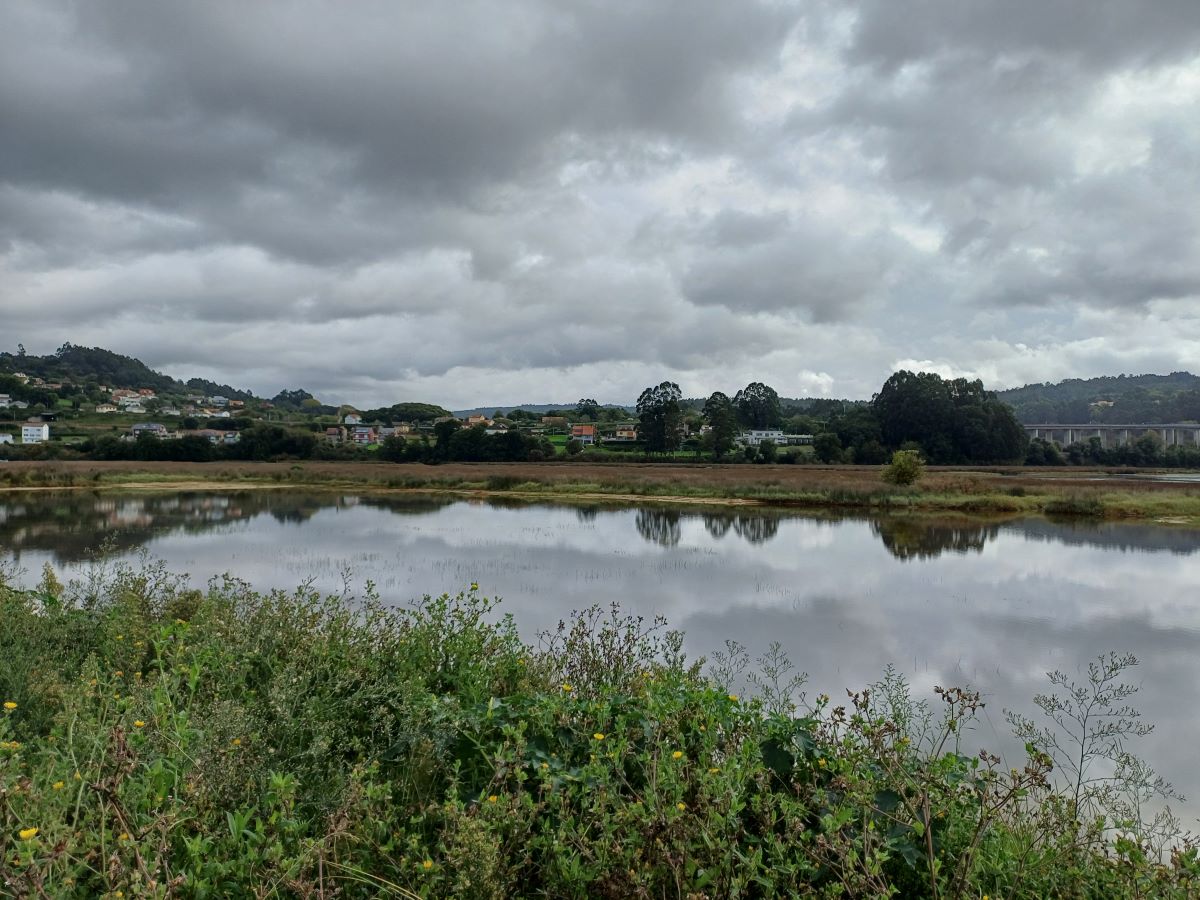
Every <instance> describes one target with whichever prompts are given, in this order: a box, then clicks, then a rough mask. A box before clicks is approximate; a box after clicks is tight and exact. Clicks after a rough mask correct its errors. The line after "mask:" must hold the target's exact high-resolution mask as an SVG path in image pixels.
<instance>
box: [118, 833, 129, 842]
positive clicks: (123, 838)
mask: <svg viewBox="0 0 1200 900" xmlns="http://www.w3.org/2000/svg"><path fill="white" fill-rule="evenodd" d="M117 840H118V841H127V840H129V832H128V831H122V832H121V834H120V835H119V836H118V837H117Z"/></svg>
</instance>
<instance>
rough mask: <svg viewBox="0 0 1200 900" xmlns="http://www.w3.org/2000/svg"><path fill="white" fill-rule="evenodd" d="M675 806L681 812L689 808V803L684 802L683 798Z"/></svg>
mask: <svg viewBox="0 0 1200 900" xmlns="http://www.w3.org/2000/svg"><path fill="white" fill-rule="evenodd" d="M675 808H676V809H677V810H679V811H680V812H683V811H684V810H685V809H687V804H686V803H684V802H683V801H682V800H680V801H679V802H678V803H676V804H675Z"/></svg>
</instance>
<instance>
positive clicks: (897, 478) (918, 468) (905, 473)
mask: <svg viewBox="0 0 1200 900" xmlns="http://www.w3.org/2000/svg"><path fill="white" fill-rule="evenodd" d="M924 474H925V461H924V460H923V459H921V454H920V453H918V452H917V451H916V450H897V451H896V452H895V453H893V454H892V461H891V462H890V463H888V464H887V465H886V466H884V467H883V480H884V481H886V482H887V483H888V484H895V485H901V486H904V485H910V484H916V483H917V482H918V481H919V480H920V479H921V476H923V475H924Z"/></svg>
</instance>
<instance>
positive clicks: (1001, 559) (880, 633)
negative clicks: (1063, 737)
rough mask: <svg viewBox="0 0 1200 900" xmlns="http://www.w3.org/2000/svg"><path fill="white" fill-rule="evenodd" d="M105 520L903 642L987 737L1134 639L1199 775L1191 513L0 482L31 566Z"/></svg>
mask: <svg viewBox="0 0 1200 900" xmlns="http://www.w3.org/2000/svg"><path fill="white" fill-rule="evenodd" d="M106 538H108V539H110V540H111V541H112V542H113V543H115V545H116V546H117V547H118V548H119V549H120V550H122V551H124V552H125V554H126V555H127V556H128V555H129V554H130V553H131V552H132V551H134V550H136V549H137V548H139V547H142V546H145V547H147V548H148V550H149V552H150V553H151V554H152V555H153V556H154V557H156V558H160V559H162V560H163V561H164V563H165V564H166V565H167V566H168V568H170V569H171V570H173V571H178V572H187V573H190V575H191V576H192V580H193V582H194V583H196V584H197V585H203V584H204V582H205V581H206V580H207V579H208V578H209V577H211V576H213V575H219V574H220V573H222V572H227V571H228V572H231V573H233V574H236V575H237V576H239V577H242V578H244V579H246V580H247V581H249V582H251V583H252V584H254V585H256V586H258V587H260V588H263V589H271V588H282V589H289V588H293V587H295V586H296V585H297V584H300V583H301V582H304V581H306V580H308V579H312V580H313V584H314V586H315V587H316V588H317V589H319V590H339V589H340V588H341V586H342V571H343V570H344V569H346V568H349V569H350V571H351V572H352V573H353V576H354V578H355V580H356V583H359V584H361V583H363V582H365V581H366V580H367V579H370V580H371V581H373V582H374V583H375V584H376V586H377V588H378V590H379V592H380V594H381V595H382V596H383V597H384V598H385V599H387V600H392V601H395V602H404V601H407V600H409V599H411V598H413V597H418V596H420V595H422V594H425V593H435V594H436V593H440V592H442V591H458V590H461V589H463V588H464V587H466V585H468V584H470V583H471V582H472V581H477V582H479V584H480V586H481V587H482V588H483V589H484V590H485V591H487V593H488V594H489V595H493V596H498V597H503V598H504V603H503V605H502V607H501V608H502V610H504V611H506V612H510V613H512V614H513V617H514V620H515V621H516V622H517V623H518V625H519V627H520V628H521V629H522V631H523V633H524V634H525V635H526V636H528V637H532V636H533V634H534V633H535V632H536V630H537V629H539V628H545V627H553V625H554V624H555V623H557V621H558V620H559V619H560V618H562V617H564V616H565V615H567V614H568V613H569V611H570V610H572V609H579V608H583V607H586V606H588V605H590V604H592V603H608V602H609V601H618V602H620V603H621V604H622V605H623V606H624V607H625V608H626V609H627V610H629V611H630V612H634V613H636V614H639V615H644V616H646V617H652V616H653V615H656V614H662V615H664V616H665V617H666V618H667V620H668V621H669V622H670V623H671V624H672V625H673V626H675V627H679V628H681V629H682V630H683V631H684V632H685V634H686V636H687V641H688V649H689V652H690V653H692V654H693V655H699V654H708V653H711V652H712V651H713V650H716V649H719V648H720V647H722V646H723V644H724V642H725V640H726V639H735V640H737V641H739V642H741V643H742V644H745V645H746V646H747V647H749V648H751V651H752V652H753V653H755V654H757V653H759V652H761V651H762V650H763V649H765V648H766V647H767V645H768V644H769V643H770V642H771V641H774V640H779V641H781V642H783V643H784V645H785V647H786V648H787V650H788V651H789V652H790V653H791V655H792V658H793V659H794V660H795V661H796V663H797V664H798V666H799V667H800V668H801V669H803V670H805V671H807V672H808V673H809V674H810V678H811V681H810V686H811V690H812V691H813V692H814V693H815V692H817V691H822V690H823V691H826V692H831V693H835V694H836V693H837V692H839V691H840V690H841V689H842V688H845V687H854V688H857V687H860V686H862V685H864V684H866V683H868V682H869V681H871V680H873V679H875V678H877V677H878V676H879V675H880V673H881V671H882V669H883V667H884V666H886V665H888V664H889V663H891V664H894V665H896V667H897V668H898V670H899V671H901V672H903V673H904V674H905V675H907V676H908V677H909V678H911V679H912V681H913V683H914V685H915V687H916V689H917V691H918V693H921V694H923V695H926V696H927V695H929V693H930V692H931V691H932V687H933V685H939V684H940V685H967V684H970V685H974V686H976V687H978V688H980V689H981V690H983V691H984V693H985V695H986V697H987V700H988V703H989V706H988V718H986V719H985V721H984V724H983V726H982V727H983V728H984V729H990V730H985V732H984V733H983V734H982V735H981V736H980V737H979V740H978V745H980V746H982V745H983V744H987V745H989V746H1004V744H1003V741H1004V738H1005V734H1006V729H1005V726H1004V719H1003V714H1002V712H1001V710H1002V709H1003V708H1005V707H1008V708H1014V709H1019V710H1022V711H1025V712H1029V711H1030V709H1031V699H1032V697H1033V696H1034V694H1036V693H1038V692H1039V691H1043V690H1045V688H1046V683H1045V676H1044V673H1045V672H1046V671H1047V670H1048V669H1055V668H1059V669H1063V670H1064V671H1067V672H1074V671H1076V670H1077V669H1078V668H1079V667H1081V666H1083V665H1086V663H1087V661H1088V660H1090V659H1091V658H1093V657H1094V656H1095V655H1096V654H1098V653H1102V652H1106V651H1109V650H1118V651H1129V652H1133V653H1135V654H1137V655H1138V656H1139V657H1141V658H1142V660H1143V665H1142V666H1141V667H1140V668H1139V669H1138V671H1137V677H1138V678H1139V679H1140V680H1141V683H1142V685H1143V690H1142V693H1140V694H1139V695H1138V697H1137V704H1138V706H1139V707H1140V708H1141V709H1142V710H1143V711H1144V712H1145V715H1146V718H1147V719H1148V720H1150V721H1156V722H1158V723H1159V726H1160V727H1159V731H1158V732H1156V733H1155V735H1153V736H1151V738H1149V739H1148V741H1149V742H1150V744H1148V747H1147V752H1146V755H1147V756H1148V757H1149V758H1150V760H1151V762H1152V763H1154V764H1155V765H1156V768H1158V769H1159V770H1161V771H1162V772H1164V773H1165V774H1167V775H1168V776H1169V777H1171V778H1172V779H1173V780H1176V781H1177V782H1180V783H1181V785H1180V786H1181V787H1182V788H1183V789H1184V791H1185V792H1186V793H1188V794H1190V795H1193V796H1195V795H1197V794H1200V773H1197V774H1196V776H1195V778H1194V779H1191V781H1192V783H1188V780H1189V778H1190V775H1191V773H1192V772H1193V771H1194V770H1195V766H1194V762H1193V760H1192V759H1191V755H1192V748H1193V747H1194V746H1196V744H1197V743H1200V716H1197V715H1196V713H1195V712H1194V710H1196V709H1197V708H1200V604H1197V602H1196V591H1195V588H1196V585H1197V584H1200V554H1197V552H1196V551H1197V549H1198V548H1200V533H1197V532H1196V531H1189V530H1183V529H1179V530H1175V529H1167V528H1156V527H1153V526H1145V525H1131V524H1126V523H1108V522H1080V521H1072V522H1052V521H1048V520H1045V519H1025V520H1021V519H1014V520H1010V521H979V520H971V519H967V518H961V517H960V518H954V519H945V518H943V519H937V518H925V517H907V518H905V517H889V518H870V517H862V516H859V517H835V516H818V515H811V514H810V515H800V514H795V513H793V512H790V511H787V510H782V509H766V510H759V509H755V510H750V509H744V508H727V509H713V508H705V509H694V508H690V507H689V508H671V507H644V508H637V507H630V506H618V505H605V506H587V507H584V506H577V505H551V504H538V505H527V504H521V503H516V502H513V501H508V502H483V501H470V502H467V501H461V500H455V499H452V498H448V497H421V498H418V497H414V496H411V495H405V496H376V497H369V498H358V497H354V496H341V495H337V494H333V493H324V494H321V493H316V494H303V493H293V492H286V491H244V492H238V493H225V494H203V493H197V494H182V495H180V494H136V495H134V494H130V495H110V494H102V495H89V494H78V493H77V494H66V495H48V494H23V495H8V496H4V497H0V545H2V546H0V550H7V551H9V552H10V553H11V554H12V555H17V556H19V557H20V561H21V565H22V567H23V568H24V569H25V570H26V572H27V573H31V574H29V575H28V576H27V577H29V578H30V580H36V577H37V573H38V571H39V569H40V568H41V564H42V563H43V562H51V563H54V564H55V565H56V567H58V568H59V570H60V575H63V576H65V577H71V576H72V575H76V574H79V573H80V572H81V570H82V569H83V567H82V566H80V565H77V563H79V561H80V560H84V559H86V552H85V551H86V549H87V548H89V547H96V546H97V545H98V544H100V543H101V541H103V540H105V539H106ZM1019 750H1020V747H1019V746H1018V747H1016V748H1015V752H1017V753H1019Z"/></svg>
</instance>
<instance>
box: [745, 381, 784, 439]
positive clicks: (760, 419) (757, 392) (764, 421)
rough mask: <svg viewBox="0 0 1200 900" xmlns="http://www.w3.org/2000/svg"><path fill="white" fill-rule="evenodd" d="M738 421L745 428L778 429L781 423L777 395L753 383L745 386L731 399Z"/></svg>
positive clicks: (762, 385) (761, 384) (757, 383)
mask: <svg viewBox="0 0 1200 900" xmlns="http://www.w3.org/2000/svg"><path fill="white" fill-rule="evenodd" d="M733 405H734V406H735V407H737V413H738V419H739V420H740V421H741V423H742V424H743V425H744V426H746V427H747V428H778V427H779V425H780V423H781V422H782V421H783V412H782V410H781V408H780V405H779V395H778V394H777V393H775V389H774V388H772V387H769V386H768V385H765V384H763V383H762V382H761V381H754V382H751V383H750V384H748V385H746V386H745V387H744V388H742V389H741V390H740V391H738V392H737V394H736V395H735V396H734V398H733Z"/></svg>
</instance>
